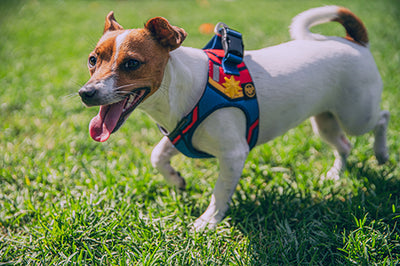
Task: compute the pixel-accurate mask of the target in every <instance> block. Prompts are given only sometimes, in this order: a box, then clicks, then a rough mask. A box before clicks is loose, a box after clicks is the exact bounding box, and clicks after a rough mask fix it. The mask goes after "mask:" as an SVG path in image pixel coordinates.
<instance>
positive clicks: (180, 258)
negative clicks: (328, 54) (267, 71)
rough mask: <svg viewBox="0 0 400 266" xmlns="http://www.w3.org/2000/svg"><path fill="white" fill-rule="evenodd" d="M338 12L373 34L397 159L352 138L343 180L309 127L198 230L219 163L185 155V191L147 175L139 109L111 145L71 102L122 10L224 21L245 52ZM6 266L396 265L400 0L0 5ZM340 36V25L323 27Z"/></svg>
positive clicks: (195, 34)
mask: <svg viewBox="0 0 400 266" xmlns="http://www.w3.org/2000/svg"><path fill="white" fill-rule="evenodd" d="M327 3H330V4H341V5H345V6H347V7H349V8H350V9H352V10H353V11H354V12H355V13H356V14H357V15H359V16H360V17H361V18H362V20H363V21H364V22H365V24H366V26H367V28H368V30H369V34H370V39H371V50H372V53H373V55H374V57H375V59H376V62H377V64H378V68H379V69H380V71H381V75H382V78H383V80H384V84H385V90H384V93H383V100H382V107H383V108H385V109H389V110H390V111H391V114H392V120H391V124H390V128H389V132H388V142H389V146H390V150H391V153H390V160H389V162H388V163H387V164H386V165H384V166H378V165H377V163H376V160H375V158H374V156H373V151H372V141H373V138H372V135H371V134H367V135H365V136H362V137H358V138H351V141H352V143H353V145H354V149H353V151H352V154H351V156H350V158H349V162H348V169H347V171H346V172H345V173H344V175H343V177H342V179H341V180H340V181H339V182H337V183H333V182H325V183H320V179H319V178H320V176H321V175H323V174H324V173H325V172H326V171H327V169H328V168H329V166H330V165H331V164H332V162H333V155H332V152H331V150H330V148H329V147H327V145H326V144H324V143H322V142H321V140H320V139H319V138H317V137H315V136H314V135H313V134H312V130H311V127H310V125H309V123H308V122H305V123H303V124H301V126H299V127H298V128H296V129H293V130H291V131H289V132H288V133H287V134H285V135H284V136H282V137H279V138H277V139H276V140H274V141H272V142H271V143H269V144H266V145H263V146H260V147H258V148H256V149H254V150H253V151H252V152H251V154H250V156H249V158H248V160H247V162H246V165H245V169H244V171H243V175H242V180H241V182H240V184H239V187H238V189H237V191H236V192H235V195H234V197H233V202H232V204H231V209H230V211H229V213H228V215H227V217H226V219H225V220H224V221H223V222H222V223H221V224H220V225H219V226H218V227H217V229H216V230H215V231H209V232H204V233H193V232H190V225H191V223H192V222H193V221H194V220H195V219H196V217H198V216H199V215H200V214H201V213H202V212H203V211H204V210H205V208H206V207H207V205H208V200H209V196H210V194H211V191H212V186H213V184H214V182H215V181H216V178H217V172H218V165H217V161H216V160H214V159H211V160H191V159H187V158H185V157H183V156H178V157H177V158H175V159H174V160H173V164H174V165H175V166H176V167H177V168H178V169H179V170H180V172H181V173H182V175H183V176H184V177H185V178H186V181H187V183H188V188H187V190H186V191H185V192H178V191H175V190H174V189H173V188H171V187H169V186H168V185H167V184H166V183H165V181H164V180H163V178H162V177H161V176H160V174H159V173H157V171H155V170H154V169H153V168H152V167H151V165H150V162H149V155H150V153H151V149H152V147H153V146H154V145H155V144H156V142H157V141H158V140H159V139H160V137H161V135H160V133H159V132H158V129H157V127H156V126H155V125H154V123H153V122H152V121H151V120H150V119H149V118H148V117H147V116H146V115H145V114H143V113H141V112H140V111H136V112H135V113H134V114H133V115H132V116H131V117H130V119H129V121H128V122H127V123H126V124H125V125H124V126H123V127H122V128H121V129H120V130H119V131H118V133H116V134H114V135H113V136H112V137H111V139H110V140H109V141H108V142H106V143H102V144H99V143H95V142H94V141H92V140H91V139H90V137H89V135H88V129H87V127H88V122H89V121H90V119H91V117H93V116H94V115H95V114H96V113H97V111H98V110H97V108H84V107H83V105H82V104H81V103H80V99H79V97H78V95H77V90H78V89H79V88H80V86H81V85H82V84H84V83H85V81H86V80H87V79H88V76H89V74H88V72H87V70H86V58H87V54H88V53H89V52H90V51H91V49H92V48H93V47H94V45H95V43H96V42H97V40H98V38H99V37H100V35H101V32H102V27H103V22H104V17H105V15H106V14H107V13H108V11H110V10H114V11H115V15H116V17H117V20H118V21H119V22H120V23H121V24H122V25H124V26H126V27H128V28H129V27H140V26H142V25H143V23H144V22H145V21H146V20H147V19H148V18H150V17H153V16H160V15H161V16H164V17H167V18H168V19H169V20H170V21H171V22H172V23H173V24H175V25H179V26H181V27H183V28H185V29H186V31H187V32H188V33H189V36H188V38H187V40H186V41H185V45H186V46H193V47H198V48H201V47H202V46H203V45H204V44H205V43H207V41H208V40H209V39H210V38H211V36H206V35H201V34H200V33H199V31H198V27H199V25H200V24H201V23H205V22H209V23H216V22H217V21H224V22H226V23H227V24H228V25H231V26H232V27H233V28H235V29H237V30H239V31H241V32H242V33H243V34H244V36H245V45H246V48H247V49H257V48H261V47H264V46H268V45H274V44H278V43H280V42H284V41H287V40H289V34H288V31H287V27H288V25H289V24H290V20H291V18H292V17H293V16H295V15H296V14H297V13H299V12H301V11H303V10H305V9H307V8H311V7H315V6H320V5H322V4H327ZM0 5H1V6H0V25H1V26H0V62H1V64H0V88H1V89H0V265H13V264H18V265H20V264H24V265H25V264H35V265H36V264H37V265H59V264H68V265H69V264H78V265H83V264H96V265H100V264H106V265H338V264H348V265H352V264H355V265H358V264H361V265H396V264H399V263H400V226H399V224H398V223H399V221H400V177H399V176H400V170H399V167H398V165H399V161H400V159H399V148H400V147H399V140H400V139H399V137H398V132H399V130H400V124H399V120H398V119H397V118H398V117H399V115H400V114H399V112H400V108H399V107H398V102H399V101H400V96H399V93H398V88H399V86H400V76H399V74H398V70H399V67H400V52H399V51H400V38H399V35H398V32H399V25H400V23H399V21H398V19H397V18H398V15H399V14H398V11H399V10H400V9H399V4H398V2H396V1H389V0H385V1H369V2H365V1H362V0H357V1H351V2H348V1H344V0H339V1H324V3H322V2H321V1H302V2H301V4H300V2H299V1H294V0H289V1H262V0H259V1H245V2H242V1H204V0H203V1H200V0H199V1H185V2H183V1H178V0H177V1H169V2H168V1H132V2H128V1H107V2H106V1H90V2H89V1H88V2H84V1H68V2H66V1H33V0H32V1H31V0H26V1H2V2H1V4H0ZM315 30H316V31H320V32H323V33H327V34H343V30H342V29H341V27H340V26H338V25H334V24H333V23H332V24H331V25H323V26H319V27H317V28H316V29H315Z"/></svg>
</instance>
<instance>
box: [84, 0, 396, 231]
mask: <svg viewBox="0 0 400 266" xmlns="http://www.w3.org/2000/svg"><path fill="white" fill-rule="evenodd" d="M329 21H337V22H340V23H341V24H342V25H343V26H344V28H345V29H346V31H347V36H346V37H345V38H340V37H326V36H322V35H318V34H313V33H311V32H310V31H309V28H310V27H312V26H314V25H317V24H321V23H325V22H329ZM290 33H291V37H292V38H293V41H290V42H287V43H284V44H280V45H277V46H273V47H268V48H264V49H261V50H256V51H246V52H245V56H244V62H245V63H246V65H247V67H248V69H249V71H250V73H251V76H252V78H253V81H254V84H255V87H256V91H257V99H258V103H259V113H260V114H259V135H258V140H257V144H262V143H265V142H267V141H269V140H272V139H273V138H275V137H277V136H279V135H282V134H283V133H285V132H286V131H288V130H289V129H291V128H293V127H295V126H297V125H298V124H299V123H301V122H302V121H304V120H305V119H307V118H309V117H312V118H311V121H312V126H313V129H314V131H315V132H316V133H318V134H319V135H320V136H321V137H322V138H323V139H324V140H325V141H326V142H328V143H329V144H330V145H332V146H333V148H334V149H335V154H336V160H335V162H334V165H333V167H332V168H331V169H330V171H329V172H328V174H327V177H329V178H333V179H337V178H338V176H339V174H340V172H341V171H342V169H343V168H344V167H345V161H346V157H347V156H348V154H349V152H350V149H351V145H350V143H349V141H348V140H347V139H346V136H345V133H346V134H349V135H361V134H364V133H366V132H369V131H371V130H374V133H375V144H374V150H375V155H376V158H377V160H378V162H379V163H384V162H385V161H386V160H387V159H388V151H387V147H386V129H387V125H388V122H389V112H388V111H381V110H380V100H381V92H382V81H381V78H380V75H379V72H378V69H377V67H376V65H375V62H374V59H373V57H372V55H371V53H370V51H369V49H368V37H367V32H366V29H365V27H364V25H363V23H362V22H361V21H360V20H359V19H358V18H357V17H356V16H355V15H354V14H353V13H352V12H350V11H349V10H348V9H345V8H342V7H337V6H326V7H320V8H315V9H310V10H308V11H305V12H303V13H301V14H299V15H298V16H297V17H295V18H294V20H293V22H292V25H291V27H290ZM185 37H186V32H185V31H184V30H183V29H181V28H178V27H176V26H171V25H170V24H169V23H168V21H167V20H165V19H164V18H161V17H156V18H153V19H150V20H149V21H148V22H147V23H146V25H145V27H144V28H142V29H129V30H124V29H123V28H122V27H121V26H120V25H119V24H118V23H117V21H116V20H115V18H114V16H113V13H112V12H110V13H109V14H108V16H107V17H106V22H105V27H104V34H103V36H102V37H101V39H100V41H99V42H98V44H97V46H96V48H95V49H94V51H93V52H92V53H91V54H90V55H89V60H88V67H89V71H90V74H91V78H90V80H89V81H88V82H87V83H86V84H85V85H84V86H83V87H82V88H81V89H80V90H79V94H80V96H81V98H82V101H83V102H84V103H85V104H86V105H87V106H96V105H97V106H100V111H99V113H98V115H97V116H96V117H94V118H93V119H92V121H91V122H90V126H89V131H90V135H91V137H92V138H93V139H94V140H96V141H106V140H107V139H108V138H109V136H110V134H111V133H113V132H115V131H116V130H118V128H119V127H120V126H121V125H122V123H123V122H124V121H125V120H126V119H127V117H128V116H129V114H130V113H131V112H132V111H133V110H134V109H135V107H137V106H139V108H141V109H142V110H144V111H145V112H146V113H148V114H149V115H150V116H151V117H152V118H153V119H154V120H155V121H157V123H159V124H160V125H161V126H162V127H163V128H164V129H166V130H167V131H169V132H171V131H172V130H173V129H174V128H175V127H176V126H177V124H178V122H179V121H180V120H181V119H182V117H184V116H185V115H186V114H187V113H188V112H190V111H191V110H192V108H193V106H195V105H196V103H197V101H198V100H199V98H200V97H201V95H202V93H203V91H204V88H205V84H206V82H207V74H208V57H207V56H206V54H205V53H204V51H202V50H200V49H194V48H187V47H181V44H182V42H183V41H184V39H185ZM139 104H140V105H139ZM245 125H246V116H245V115H244V114H243V112H242V111H241V110H240V109H238V108H234V107H229V108H222V109H219V110H217V111H215V112H213V113H212V114H211V115H210V116H208V117H207V118H206V119H205V120H204V121H203V122H202V123H201V124H200V125H199V126H198V128H197V129H196V131H195V133H194V135H193V139H192V145H193V147H195V148H196V149H197V150H200V151H202V152H205V153H207V154H210V155H213V156H215V157H216V158H218V160H219V163H220V173H219V177H218V180H217V183H216V184H215V188H214V191H213V194H212V196H211V202H210V205H209V206H208V208H207V210H206V211H205V212H204V213H203V214H202V215H201V216H200V217H199V218H198V219H197V220H196V221H195V223H194V228H195V229H202V228H206V227H208V228H212V227H215V226H216V224H217V223H218V222H220V221H221V220H222V219H223V217H224V214H225V212H226V211H227V209H228V205H229V202H230V199H231V196H232V194H233V192H234V190H235V188H236V185H237V183H238V180H239V178H240V176H241V173H242V168H243V165H244V162H245V160H246V157H247V155H248V153H249V145H248V142H247V141H246V132H245V131H246V129H245ZM177 153H178V151H177V150H176V148H175V147H174V145H172V143H171V142H170V140H169V139H168V138H167V137H164V138H163V139H162V140H161V142H160V143H159V144H158V145H157V146H156V147H155V149H154V150H153V152H152V155H151V161H152V164H153V165H154V166H155V167H156V168H157V169H158V170H159V171H160V172H161V173H162V174H163V175H164V177H165V178H166V179H167V180H168V181H169V182H170V183H172V184H174V185H175V186H177V187H179V188H184V187H185V181H184V179H183V178H182V177H181V176H180V174H179V173H178V172H177V171H175V170H174V169H173V168H172V167H171V165H170V159H171V157H172V156H174V155H175V154H177Z"/></svg>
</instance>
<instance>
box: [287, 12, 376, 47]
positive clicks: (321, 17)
mask: <svg viewBox="0 0 400 266" xmlns="http://www.w3.org/2000/svg"><path fill="white" fill-rule="evenodd" d="M330 21H336V22H339V23H340V24H342V25H343V27H344V28H345V29H346V32H347V36H346V39H348V40H350V41H352V42H355V43H358V44H360V45H362V46H368V34H367V29H366V28H365V26H364V24H363V23H362V21H361V20H360V19H359V18H358V17H357V16H356V15H354V14H353V13H352V12H351V11H350V10H348V9H347V8H344V7H339V6H324V7H317V8H313V9H309V10H307V11H304V12H303V13H300V14H299V15H297V16H296V17H295V18H294V19H293V21H292V24H291V25H290V35H291V37H292V39H293V40H325V39H326V36H323V35H319V34H314V33H311V32H310V28H311V27H313V26H315V25H318V24H322V23H326V22H330Z"/></svg>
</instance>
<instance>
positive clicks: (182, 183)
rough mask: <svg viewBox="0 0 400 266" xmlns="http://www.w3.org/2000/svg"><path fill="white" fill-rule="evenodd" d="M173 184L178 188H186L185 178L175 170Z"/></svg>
mask: <svg viewBox="0 0 400 266" xmlns="http://www.w3.org/2000/svg"><path fill="white" fill-rule="evenodd" d="M174 183H175V184H174V185H175V186H176V187H177V188H179V189H180V190H185V189H186V181H185V179H184V178H183V177H182V176H181V173H179V172H176V177H175V178H174Z"/></svg>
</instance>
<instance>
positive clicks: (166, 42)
mask: <svg viewBox="0 0 400 266" xmlns="http://www.w3.org/2000/svg"><path fill="white" fill-rule="evenodd" d="M145 28H146V29H147V30H148V31H150V33H151V34H152V35H153V36H154V37H155V38H156V39H157V40H158V42H159V43H160V44H161V45H162V46H164V47H167V48H168V49H169V50H170V51H172V50H174V49H176V48H178V47H179V46H180V45H181V44H182V42H183V41H184V40H185V38H186V35H187V33H186V31H185V30H184V29H181V28H179V27H176V26H172V25H171V24H169V22H168V20H166V19H165V18H162V17H155V18H152V19H150V20H149V21H147V23H146V25H145Z"/></svg>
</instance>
